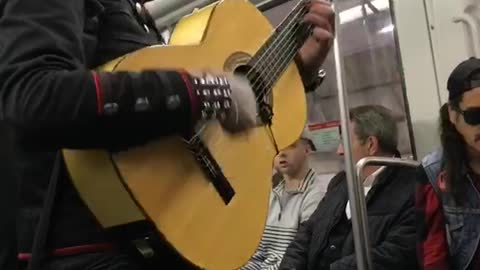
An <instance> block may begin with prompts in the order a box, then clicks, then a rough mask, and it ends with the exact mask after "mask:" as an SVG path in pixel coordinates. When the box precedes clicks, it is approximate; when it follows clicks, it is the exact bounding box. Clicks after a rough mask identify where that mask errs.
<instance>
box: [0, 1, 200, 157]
mask: <svg viewBox="0 0 480 270" xmlns="http://www.w3.org/2000/svg"><path fill="white" fill-rule="evenodd" d="M0 1H1V0H0ZM2 5H3V8H2V11H1V14H2V15H1V17H0V59H1V60H0V117H1V119H2V120H5V121H6V122H8V123H9V124H12V125H13V126H14V127H15V128H16V130H17V131H18V133H19V135H20V136H19V138H21V139H22V140H23V141H24V145H25V143H28V144H27V145H31V146H32V147H40V148H47V149H58V148H91V147H102V148H104V147H118V145H123V144H137V143H143V142H145V141H147V140H149V139H152V138H153V137H156V136H162V135H170V134H174V133H178V132H183V131H184V130H185V129H187V128H188V127H189V126H191V125H192V111H191V109H190V107H191V106H190V98H189V94H188V89H187V87H186V84H187V82H186V80H187V79H188V78H189V76H188V75H184V74H182V73H179V72H176V71H145V72H141V73H133V72H132V73H130V72H118V73H117V72H115V73H108V72H103V73H95V72H93V71H91V70H89V69H88V68H87V65H86V64H85V63H86V57H87V56H86V55H85V52H84V51H83V46H82V42H83V41H82V33H83V30H84V23H85V16H86V14H85V13H86V10H85V1H79V0H60V1H59V0H42V1H38V0H8V1H6V0H3V1H2V3H1V4H0V6H2ZM186 78H187V79H186Z"/></svg>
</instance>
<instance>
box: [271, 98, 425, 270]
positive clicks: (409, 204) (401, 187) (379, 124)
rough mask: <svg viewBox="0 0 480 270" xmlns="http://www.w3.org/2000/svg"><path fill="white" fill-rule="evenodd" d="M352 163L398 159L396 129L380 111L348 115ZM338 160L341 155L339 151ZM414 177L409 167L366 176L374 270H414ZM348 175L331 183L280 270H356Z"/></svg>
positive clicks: (360, 109)
mask: <svg viewBox="0 0 480 270" xmlns="http://www.w3.org/2000/svg"><path fill="white" fill-rule="evenodd" d="M350 130H351V131H350V132H351V133H350V134H351V145H352V158H353V161H354V162H358V161H359V160H360V159H362V158H364V157H368V156H385V157H393V156H399V152H398V151H397V141H398V139H397V137H398V135H397V126H396V123H395V120H394V119H393V117H392V116H391V115H390V114H389V113H388V111H387V110H386V109H385V108H384V107H381V106H361V107H357V108H354V109H352V110H351V111H350ZM337 153H338V154H340V155H343V146H342V145H339V148H338V151H337ZM414 175H415V169H414V168H408V167H373V166H370V167H365V168H364V170H363V176H364V177H365V178H364V179H360V180H361V181H363V185H364V187H365V194H366V202H367V212H368V227H369V234H370V240H371V257H372V261H373V268H374V269H388V270H395V269H399V270H400V269H402V270H404V269H409V270H412V269H416V257H415V254H416V253H415V252H416V251H415V245H416V239H415V236H416V235H415V223H414V208H413V207H414V187H415V184H414ZM348 202H349V199H348V190H347V181H346V177H345V173H344V172H341V173H339V174H337V176H335V178H334V179H332V180H331V181H330V185H329V191H328V192H327V194H326V195H325V198H324V199H323V201H322V202H321V203H320V204H319V205H318V208H317V209H316V210H315V212H314V213H313V214H312V216H311V217H310V219H309V220H308V221H306V222H305V223H302V225H301V226H300V228H299V230H298V234H297V236H296V237H295V240H294V241H293V242H292V243H291V245H290V246H289V247H288V249H287V251H286V253H285V255H284V258H283V261H282V263H281V265H280V269H285V270H287V269H288V270H291V269H296V270H303V269H312V270H313V269H314V270H338V269H342V270H343V269H352V270H353V269H357V267H356V258H355V249H354V243H353V234H352V225H351V220H350V218H351V213H350V206H349V204H348Z"/></svg>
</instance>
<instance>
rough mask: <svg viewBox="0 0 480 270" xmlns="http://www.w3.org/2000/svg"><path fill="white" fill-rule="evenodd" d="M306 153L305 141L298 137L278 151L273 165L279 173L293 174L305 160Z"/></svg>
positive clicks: (307, 151)
mask: <svg viewBox="0 0 480 270" xmlns="http://www.w3.org/2000/svg"><path fill="white" fill-rule="evenodd" d="M308 153H309V148H308V145H307V143H306V142H305V141H304V140H302V139H300V140H298V141H296V142H295V143H293V144H292V145H290V146H288V147H287V148H285V149H283V150H282V151H280V152H279V153H278V155H277V156H276V157H275V161H274V166H275V167H276V169H277V170H278V171H279V172H280V173H282V174H284V175H291V176H294V175H295V174H296V173H297V172H298V171H299V170H300V169H301V168H302V166H303V165H304V163H305V162H306V161H307V156H308Z"/></svg>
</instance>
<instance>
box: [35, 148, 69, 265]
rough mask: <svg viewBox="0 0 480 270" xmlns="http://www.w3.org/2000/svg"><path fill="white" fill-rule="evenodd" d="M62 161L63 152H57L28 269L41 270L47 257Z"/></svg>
mask: <svg viewBox="0 0 480 270" xmlns="http://www.w3.org/2000/svg"><path fill="white" fill-rule="evenodd" d="M61 161H62V153H61V152H60V151H58V152H57V154H56V156H55V162H54V165H53V169H52V173H51V176H50V181H49V183H48V189H47V193H46V196H45V201H44V203H43V208H42V214H41V215H40V221H39V223H38V226H37V230H36V232H35V237H34V239H33V244H32V251H31V252H32V257H31V259H30V261H29V262H28V267H27V270H40V269H41V266H42V264H43V262H44V261H45V259H46V257H47V248H46V243H47V236H48V229H49V227H50V220H51V216H52V212H53V205H54V203H55V198H56V197H57V196H56V194H57V184H58V181H59V178H60V169H61V167H60V164H61Z"/></svg>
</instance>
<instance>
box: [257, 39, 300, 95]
mask: <svg viewBox="0 0 480 270" xmlns="http://www.w3.org/2000/svg"><path fill="white" fill-rule="evenodd" d="M296 46H297V44H296V42H295V41H292V42H291V43H290V44H288V45H287V47H289V49H287V55H288V56H287V57H283V58H281V59H277V60H280V61H277V65H278V64H279V63H280V66H281V65H284V64H287V63H288V62H289V61H290V60H291V59H289V58H290V57H291V56H293V55H295V53H296V52H297V50H298V48H296ZM280 72H283V70H279V69H277V70H276V71H275V74H274V76H272V77H271V78H270V79H268V81H267V84H268V85H272V84H273V83H274V81H275V80H276V79H277V78H276V77H277V76H278V74H279V73H280ZM265 88H266V89H265ZM271 91H272V88H271V87H264V89H263V91H262V92H261V94H266V95H268V94H270V93H271Z"/></svg>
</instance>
